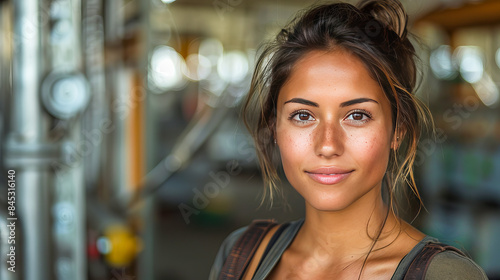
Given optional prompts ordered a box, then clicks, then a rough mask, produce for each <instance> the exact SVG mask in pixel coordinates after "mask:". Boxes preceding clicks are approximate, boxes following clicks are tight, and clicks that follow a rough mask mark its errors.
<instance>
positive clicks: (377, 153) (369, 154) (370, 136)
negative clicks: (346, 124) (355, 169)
mask: <svg viewBox="0 0 500 280" xmlns="http://www.w3.org/2000/svg"><path fill="white" fill-rule="evenodd" d="M381 132H382V131H381V130H378V131H377V130H368V131H367V130H365V131H361V130H359V131H357V132H353V133H350V134H348V135H349V140H348V143H350V148H351V149H350V150H351V151H352V152H353V153H355V154H357V156H354V158H358V159H364V160H363V161H377V162H378V163H381V160H382V159H385V158H387V159H388V155H389V151H390V141H389V139H388V138H387V136H386V135H384V134H383V133H381Z"/></svg>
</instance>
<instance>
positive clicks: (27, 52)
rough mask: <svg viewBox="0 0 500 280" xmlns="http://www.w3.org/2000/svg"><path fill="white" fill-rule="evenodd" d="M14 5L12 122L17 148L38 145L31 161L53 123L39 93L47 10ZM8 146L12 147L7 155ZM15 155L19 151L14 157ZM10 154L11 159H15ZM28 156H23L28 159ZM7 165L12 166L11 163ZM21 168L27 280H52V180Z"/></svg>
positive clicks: (36, 168) (35, 0)
mask: <svg viewBox="0 0 500 280" xmlns="http://www.w3.org/2000/svg"><path fill="white" fill-rule="evenodd" d="M12 3H13V14H14V35H13V36H14V40H13V44H14V45H13V65H12V70H13V72H12V79H13V81H12V85H13V110H12V114H13V118H12V119H13V122H12V130H11V137H10V141H11V143H12V144H13V145H12V146H16V145H17V146H18V147H19V146H20V147H23V146H24V147H35V149H34V150H35V151H34V152H33V154H31V155H25V157H26V158H27V159H30V158H36V157H37V156H38V152H36V150H37V149H36V147H39V146H40V145H41V144H44V142H46V140H47V132H48V119H47V116H46V115H45V114H44V112H43V110H42V107H41V104H40V102H39V89H40V84H41V80H42V75H43V73H44V72H45V71H44V70H45V68H44V67H45V64H44V61H43V58H44V57H45V55H44V53H43V41H44V36H43V35H44V34H47V32H44V31H45V30H47V29H48V23H49V22H48V16H49V15H48V12H47V13H46V14H43V13H42V10H41V8H42V7H44V5H45V7H47V5H46V3H45V1H43V0H40V1H39V0H16V1H12ZM8 150H9V144H8V145H7V151H8ZM14 154H15V153H14ZM14 154H11V156H14ZM23 157H24V156H23ZM6 161H7V165H8V160H6ZM11 167H12V168H14V169H15V170H16V178H17V186H18V188H17V192H18V193H17V203H18V204H17V205H18V206H19V208H18V210H19V211H18V213H17V215H18V216H19V222H20V224H21V226H22V228H23V232H22V237H23V239H22V244H23V247H22V252H21V253H22V254H20V255H22V263H23V274H24V277H25V279H29V280H37V279H40V280H42V279H53V278H54V277H52V276H53V273H51V268H52V264H51V263H50V260H51V251H50V248H51V246H50V215H49V205H50V203H49V186H50V184H49V182H50V179H51V174H50V172H49V170H47V169H46V167H43V166H40V165H31V166H22V165H19V166H11Z"/></svg>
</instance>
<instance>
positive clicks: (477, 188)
mask: <svg viewBox="0 0 500 280" xmlns="http://www.w3.org/2000/svg"><path fill="white" fill-rule="evenodd" d="M348 2H352V3H355V2H356V1H348ZM402 2H403V4H404V5H405V7H406V9H407V10H408V12H409V15H410V25H411V31H412V32H413V33H414V34H415V35H416V36H417V37H418V38H419V39H418V54H419V57H420V59H421V61H420V68H421V72H422V75H421V83H420V86H419V88H418V92H417V93H416V94H417V95H418V96H419V97H420V98H421V99H422V100H423V101H424V102H425V103H426V104H428V106H429V108H430V110H431V112H432V115H433V117H434V121H435V125H436V135H435V136H431V135H427V136H424V137H423V139H422V142H421V146H420V148H419V152H418V156H417V160H416V169H417V170H416V171H417V181H418V183H417V184H418V186H419V187H420V192H421V195H422V197H423V200H424V204H425V209H421V211H420V213H419V215H418V216H415V215H416V214H417V213H416V212H418V207H413V208H414V209H409V210H408V211H407V212H404V213H401V214H402V215H403V216H404V217H405V218H406V219H407V220H408V221H409V222H413V225H414V226H415V227H417V228H419V229H420V230H422V231H423V232H425V233H426V234H429V235H432V236H435V237H437V238H440V240H442V241H444V242H448V243H450V244H453V245H455V246H457V247H459V248H462V249H464V250H465V251H466V252H467V253H468V254H469V255H470V256H471V257H472V259H474V260H475V261H476V262H477V263H478V264H479V265H480V266H481V267H482V268H483V269H484V270H485V272H486V273H487V275H488V277H489V278H490V279H500V111H499V103H500V101H499V97H500V93H499V86H500V1H498V0H424V1H411V0H402ZM314 3H315V2H314V1H300V0H272V1H271V0H177V1H175V0H170V1H168V0H1V1H0V38H1V43H0V85H1V91H0V147H1V149H0V158H1V161H0V167H1V168H0V170H1V172H2V176H1V178H2V180H1V181H0V252H1V255H0V260H1V262H0V280H25V279H26V280H47V279H54V280H83V279H85V280H86V279H89V280H109V279H113V280H124V279H136V280H143V279H146V280H148V279H154V280H159V279H165V280H167V279H168V280H186V279H189V280H191V279H207V277H208V274H209V271H210V267H211V265H212V261H213V258H214V257H215V255H216V253H217V250H218V248H219V246H220V244H221V242H222V241H223V240H224V238H225V237H226V236H227V235H228V234H229V233H230V232H232V231H233V230H235V229H237V228H239V227H241V226H244V225H247V224H249V223H250V222H251V221H252V220H253V219H256V218H261V219H264V218H275V219H277V220H278V221H279V222H286V221H291V220H296V219H299V218H300V217H302V216H303V214H304V213H303V211H304V205H303V204H304V202H303V200H302V199H301V198H300V196H299V195H298V194H297V193H296V192H295V191H294V190H293V188H291V187H290V186H288V185H287V184H286V182H285V183H283V185H284V188H285V194H286V200H276V201H274V204H273V205H272V206H269V203H268V202H264V203H263V204H262V205H261V203H260V202H261V201H260V199H261V195H262V192H263V183H262V178H261V175H260V171H259V168H258V161H257V158H256V153H255V151H254V145H253V143H252V140H251V139H250V137H249V134H248V133H247V131H246V129H245V126H244V124H243V122H242V120H241V118H240V108H241V103H242V100H244V98H245V95H246V93H247V91H248V88H249V84H250V79H251V76H252V72H253V67H254V61H255V56H256V53H258V50H259V46H260V45H261V44H262V43H263V42H265V41H266V40H269V39H270V38H272V37H273V36H274V35H275V34H276V33H277V32H278V31H279V30H280V28H281V27H282V26H283V25H284V24H286V23H287V22H288V20H290V19H291V18H292V16H293V15H294V14H295V13H296V12H298V11H299V10H301V9H304V8H306V7H308V6H310V5H311V4H314ZM13 196H15V203H14V202H13V201H12V200H11V199H10V198H11V197H13ZM412 202H415V201H412ZM413 204H414V205H417V206H418V204H415V203H413ZM9 207H10V208H9ZM14 218H15V219H14ZM12 223H14V224H15V228H9V225H13V224H12ZM12 234H14V237H11V239H14V238H15V241H16V243H15V250H11V246H12V244H10V243H9V240H11V239H9V236H12ZM13 251H15V256H13V255H12V252H13ZM12 258H14V259H15V261H14V264H15V272H13V271H12V270H14V269H8V268H9V267H11V268H12V264H9V260H12Z"/></svg>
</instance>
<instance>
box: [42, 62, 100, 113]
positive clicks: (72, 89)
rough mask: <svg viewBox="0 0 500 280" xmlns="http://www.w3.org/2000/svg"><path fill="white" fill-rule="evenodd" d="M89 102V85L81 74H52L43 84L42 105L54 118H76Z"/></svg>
mask: <svg viewBox="0 0 500 280" xmlns="http://www.w3.org/2000/svg"><path fill="white" fill-rule="evenodd" d="M89 100H90V91H89V85H88V83H87V79H86V78H85V77H84V76H83V75H82V74H81V73H75V72H53V73H51V74H49V75H48V76H47V77H46V78H45V80H44V82H43V85H42V102H43V105H44V106H45V108H46V109H47V111H48V112H49V113H50V114H51V115H53V116H54V117H56V118H59V119H63V120H66V119H70V118H72V117H74V116H76V115H77V114H78V113H80V112H82V111H83V110H84V109H85V108H86V107H87V105H88V103H89Z"/></svg>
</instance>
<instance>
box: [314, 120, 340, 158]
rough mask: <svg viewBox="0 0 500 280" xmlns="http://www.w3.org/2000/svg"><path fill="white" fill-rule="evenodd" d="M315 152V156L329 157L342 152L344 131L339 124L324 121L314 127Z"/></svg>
mask: <svg viewBox="0 0 500 280" xmlns="http://www.w3.org/2000/svg"><path fill="white" fill-rule="evenodd" d="M314 138H315V139H314V143H315V150H316V151H315V152H316V155H317V156H320V157H325V158H331V157H335V156H340V155H342V153H343V152H344V143H343V139H344V131H343V130H342V127H341V126H340V124H338V123H337V124H335V123H334V122H325V123H323V124H320V125H318V126H317V127H316V129H315V134H314Z"/></svg>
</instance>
